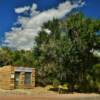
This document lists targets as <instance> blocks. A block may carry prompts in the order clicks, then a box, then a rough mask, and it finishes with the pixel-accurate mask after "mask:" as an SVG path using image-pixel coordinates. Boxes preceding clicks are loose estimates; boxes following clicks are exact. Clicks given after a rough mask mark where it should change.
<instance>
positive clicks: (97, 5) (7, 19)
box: [0, 0, 100, 42]
mask: <svg viewBox="0 0 100 100" xmlns="http://www.w3.org/2000/svg"><path fill="white" fill-rule="evenodd" d="M63 1H65V0H0V13H1V14H0V42H1V41H2V39H3V38H4V36H5V33H6V32H9V31H11V28H12V27H13V25H14V23H15V22H17V20H18V17H19V16H22V15H23V14H22V13H16V12H15V9H16V8H19V7H24V6H32V4H33V3H36V5H37V8H36V9H35V10H38V11H39V12H43V11H45V10H47V9H51V8H56V7H58V5H59V4H61V3H62V2H63ZM68 1H70V0H68ZM72 1H78V0H72ZM84 1H85V5H84V6H83V7H81V8H77V9H78V10H80V11H82V12H83V13H84V14H85V15H86V16H87V17H91V18H98V19H100V12H99V10H100V0H84ZM28 34H29V33H28Z"/></svg>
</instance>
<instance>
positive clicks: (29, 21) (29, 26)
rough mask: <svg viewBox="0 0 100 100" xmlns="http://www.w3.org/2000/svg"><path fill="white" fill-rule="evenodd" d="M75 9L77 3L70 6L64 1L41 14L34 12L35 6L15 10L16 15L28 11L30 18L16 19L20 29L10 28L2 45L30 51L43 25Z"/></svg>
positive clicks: (20, 17)
mask: <svg viewBox="0 0 100 100" xmlns="http://www.w3.org/2000/svg"><path fill="white" fill-rule="evenodd" d="M77 7H79V4H78V3H75V4H71V3H70V1H66V2H64V3H61V4H60V5H59V6H58V8H57V9H55V8H52V9H49V10H47V11H43V12H39V11H36V8H37V6H36V4H33V5H32V7H31V8H30V7H28V8H27V7H26V8H27V9H26V8H25V7H24V10H22V8H21V9H20V10H19V9H18V8H17V13H21V12H24V11H26V10H30V12H31V13H30V17H24V16H19V17H18V20H17V22H16V23H19V24H21V27H20V28H17V27H12V31H11V32H7V33H6V35H5V41H4V45H6V46H9V47H11V48H17V49H19V50H20V49H24V50H30V49H31V48H32V47H33V46H34V37H35V36H36V35H37V33H38V32H39V31H40V30H41V26H42V25H43V23H45V22H47V21H49V20H52V19H53V18H58V19H60V18H62V17H64V16H65V15H66V14H68V13H69V12H70V11H71V10H72V9H73V8H77ZM18 10H19V11H18Z"/></svg>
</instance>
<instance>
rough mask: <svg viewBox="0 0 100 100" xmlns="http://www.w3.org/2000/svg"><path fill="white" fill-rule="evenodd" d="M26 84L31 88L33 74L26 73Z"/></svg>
mask: <svg viewBox="0 0 100 100" xmlns="http://www.w3.org/2000/svg"><path fill="white" fill-rule="evenodd" d="M24 84H25V85H26V86H29V85H30V84H31V72H25V76H24Z"/></svg>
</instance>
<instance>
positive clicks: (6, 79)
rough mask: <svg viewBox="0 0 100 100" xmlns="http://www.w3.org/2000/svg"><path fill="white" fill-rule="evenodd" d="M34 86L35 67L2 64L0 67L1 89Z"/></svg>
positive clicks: (29, 87) (30, 87)
mask: <svg viewBox="0 0 100 100" xmlns="http://www.w3.org/2000/svg"><path fill="white" fill-rule="evenodd" d="M34 87H35V69H34V68H28V67H14V66H10V65H9V66H4V67H1V68H0V88H1V89H17V88H18V89H22V88H23V89H32V88H34Z"/></svg>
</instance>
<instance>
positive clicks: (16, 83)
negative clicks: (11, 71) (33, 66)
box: [14, 72, 20, 89]
mask: <svg viewBox="0 0 100 100" xmlns="http://www.w3.org/2000/svg"><path fill="white" fill-rule="evenodd" d="M19 81H20V72H15V79H14V83H15V89H17V88H18V86H19Z"/></svg>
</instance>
